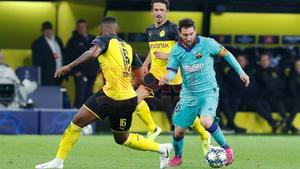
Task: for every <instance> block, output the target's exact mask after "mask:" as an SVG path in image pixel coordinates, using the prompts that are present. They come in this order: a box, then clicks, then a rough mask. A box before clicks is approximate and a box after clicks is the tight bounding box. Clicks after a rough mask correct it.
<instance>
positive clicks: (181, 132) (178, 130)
mask: <svg viewBox="0 0 300 169" xmlns="http://www.w3.org/2000/svg"><path fill="white" fill-rule="evenodd" d="M184 134H185V129H182V128H175V131H174V137H175V138H182V137H184Z"/></svg>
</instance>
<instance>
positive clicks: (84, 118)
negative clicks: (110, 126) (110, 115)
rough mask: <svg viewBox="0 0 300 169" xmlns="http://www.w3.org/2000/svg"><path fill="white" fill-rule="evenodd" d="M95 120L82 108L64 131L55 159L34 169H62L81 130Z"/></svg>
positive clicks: (92, 115) (91, 114)
mask: <svg viewBox="0 0 300 169" xmlns="http://www.w3.org/2000/svg"><path fill="white" fill-rule="evenodd" d="M95 120H97V116H96V115H95V114H94V113H93V112H91V111H90V110H89V109H88V108H87V107H85V106H82V107H81V108H80V109H79V111H78V113H77V114H76V115H75V116H74V117H73V119H72V122H71V123H70V125H69V126H68V128H67V129H66V130H65V132H64V135H63V137H62V139H61V141H60V144H59V148H58V151H57V154H56V157H55V158H54V159H53V160H52V161H50V162H47V163H43V164H39V165H36V166H35V168H36V169H63V166H64V160H65V159H66V158H67V156H68V153H69V152H70V151H71V149H72V148H73V146H74V144H75V143H76V142H77V141H78V140H79V138H80V135H81V130H82V128H83V127H85V126H86V125H88V124H90V123H92V122H94V121H95Z"/></svg>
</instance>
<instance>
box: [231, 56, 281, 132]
mask: <svg viewBox="0 0 300 169" xmlns="http://www.w3.org/2000/svg"><path fill="white" fill-rule="evenodd" d="M237 61H238V62H239V64H240V65H241V67H242V68H243V70H244V71H245V72H246V73H247V74H248V75H249V77H250V79H251V83H250V85H249V86H248V87H247V88H246V87H245V86H244V84H243V83H241V81H240V78H239V76H238V75H236V73H235V72H234V70H233V69H230V70H229V71H228V73H227V76H226V80H227V81H228V84H229V87H230V101H229V103H230V106H228V107H230V110H231V111H232V113H231V114H232V116H231V118H232V119H228V122H229V127H231V128H233V129H234V130H235V131H237V132H243V131H244V130H241V129H240V128H238V127H237V126H236V125H235V124H234V122H233V118H234V117H235V114H236V112H237V111H239V110H241V109H242V107H246V108H247V109H246V110H247V111H249V110H252V111H253V110H254V111H256V112H257V113H259V114H260V115H261V116H262V117H263V118H265V119H266V120H267V121H268V123H269V124H270V126H271V127H272V129H273V131H275V130H277V128H278V127H279V124H278V123H276V122H275V121H274V120H273V118H272V114H271V110H270V109H269V108H268V107H270V106H269V105H268V103H267V102H266V100H264V99H263V98H261V97H259V96H258V93H257V84H256V80H255V77H254V73H253V70H252V69H251V68H250V67H249V66H248V61H247V58H246V56H245V55H244V54H239V55H237Z"/></svg>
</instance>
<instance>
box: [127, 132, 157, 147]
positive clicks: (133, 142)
mask: <svg viewBox="0 0 300 169" xmlns="http://www.w3.org/2000/svg"><path fill="white" fill-rule="evenodd" d="M123 146H126V147H129V148H132V149H135V150H141V151H153V152H158V151H159V144H158V143H156V142H153V141H150V140H148V139H145V138H144V137H143V136H142V135H139V134H132V133H130V134H129V137H128V139H127V140H126V141H125V143H124V144H123Z"/></svg>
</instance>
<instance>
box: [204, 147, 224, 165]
mask: <svg viewBox="0 0 300 169" xmlns="http://www.w3.org/2000/svg"><path fill="white" fill-rule="evenodd" d="M205 160H206V162H207V163H208V165H209V166H211V167H212V168H220V167H222V166H223V165H225V163H226V161H227V158H226V152H225V150H224V149H223V148H222V147H219V146H212V147H211V148H210V149H209V150H208V152H207V154H206V156H205Z"/></svg>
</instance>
